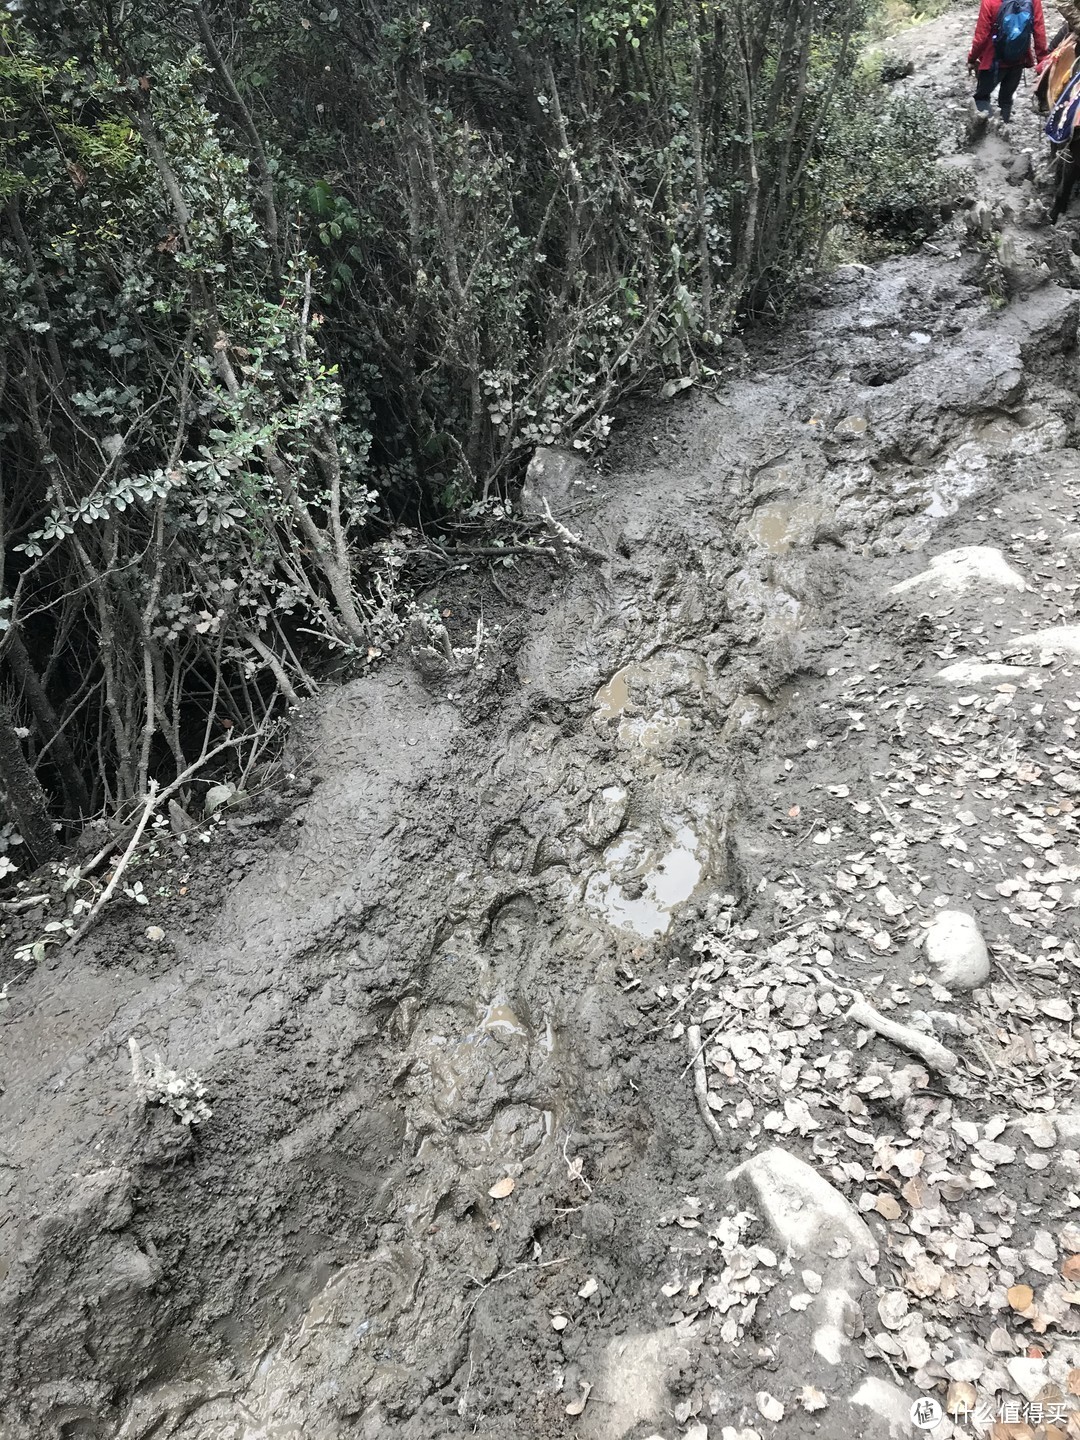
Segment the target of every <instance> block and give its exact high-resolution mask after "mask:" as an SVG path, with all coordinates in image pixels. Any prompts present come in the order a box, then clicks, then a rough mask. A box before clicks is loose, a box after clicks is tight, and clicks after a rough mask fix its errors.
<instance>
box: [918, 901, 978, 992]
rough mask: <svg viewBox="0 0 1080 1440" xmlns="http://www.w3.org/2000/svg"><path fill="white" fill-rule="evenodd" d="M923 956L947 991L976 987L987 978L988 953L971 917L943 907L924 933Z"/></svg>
mask: <svg viewBox="0 0 1080 1440" xmlns="http://www.w3.org/2000/svg"><path fill="white" fill-rule="evenodd" d="M926 958H927V960H928V961H929V962H930V965H931V967H932V969H933V971H934V979H935V980H936V981H937V982H938V984H939V985H944V986H945V988H946V989H947V990H977V989H978V988H979V986H980V985H985V984H986V982H987V980H988V979H989V977H990V955H989V952H988V951H987V949H986V941H985V940H984V939H983V937H982V935H981V934H980V933H979V927H978V925H977V924H976V922H975V919H974V917H973V916H971V915H968V914H967V913H966V912H965V911H963V910H942V911H940V912H939V913H938V914H937V915H935V916H934V918H933V920H932V921H931V922H930V928H929V930H927V932H926Z"/></svg>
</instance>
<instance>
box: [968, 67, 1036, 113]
mask: <svg viewBox="0 0 1080 1440" xmlns="http://www.w3.org/2000/svg"><path fill="white" fill-rule="evenodd" d="M1023 73H1024V67H1023V66H1022V65H991V66H990V68H989V70H980V71H979V78H978V80H977V81H976V83H975V105H976V107H977V108H978V109H979V110H983V111H985V112H986V114H987V115H989V113H990V96H991V95H993V93H994V91H995V89H997V92H998V104H999V105H1000V106H1001V118H1002V119H1003V120H1008V118H1009V116H1010V115H1011V114H1012V104H1013V96H1014V95H1015V94H1016V87H1017V86H1018V85H1019V84H1020V77H1021V75H1023Z"/></svg>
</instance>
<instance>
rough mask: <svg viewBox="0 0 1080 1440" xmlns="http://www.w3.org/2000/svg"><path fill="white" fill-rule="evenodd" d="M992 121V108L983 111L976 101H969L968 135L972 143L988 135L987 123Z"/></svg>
mask: <svg viewBox="0 0 1080 1440" xmlns="http://www.w3.org/2000/svg"><path fill="white" fill-rule="evenodd" d="M989 119H990V107H989V106H987V107H986V109H985V110H983V109H982V108H981V107H980V106H979V105H978V104H977V103H976V102H975V101H974V100H969V101H968V109H967V135H968V140H969V141H970V142H972V143H974V141H976V140H979V139H981V138H982V136H983V135H985V134H986V126H987V122H988V121H989Z"/></svg>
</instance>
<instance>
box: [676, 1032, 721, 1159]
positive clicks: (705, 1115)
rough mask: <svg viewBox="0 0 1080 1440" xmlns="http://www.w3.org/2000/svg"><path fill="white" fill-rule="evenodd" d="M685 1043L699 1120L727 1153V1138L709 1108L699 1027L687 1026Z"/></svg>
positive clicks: (707, 1082)
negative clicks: (688, 1052) (691, 1067)
mask: <svg viewBox="0 0 1080 1440" xmlns="http://www.w3.org/2000/svg"><path fill="white" fill-rule="evenodd" d="M686 1043H687V1046H688V1047H689V1050H690V1057H691V1060H692V1062H693V1066H694V1094H695V1096H696V1097H697V1105H698V1109H699V1110H700V1111H701V1118H702V1119H703V1120H704V1121H705V1124H706V1125H707V1126H708V1127H709V1129H710V1130H711V1131H712V1137H713V1139H714V1140H715V1141H716V1143H717V1145H718V1146H719V1147H720V1149H721V1150H723V1151H724V1152H725V1154H726V1153H727V1151H728V1150H729V1149H730V1148H731V1147H730V1145H729V1144H728V1140H727V1136H726V1135H725V1134H724V1132H723V1130H721V1128H720V1121H719V1120H717V1118H716V1116H715V1115H714V1114H713V1112H712V1110H710V1108H709V1077H708V1075H707V1073H706V1071H705V1046H704V1045H703V1044H702V1041H701V1026H700V1025H688V1026H687V1027H686Z"/></svg>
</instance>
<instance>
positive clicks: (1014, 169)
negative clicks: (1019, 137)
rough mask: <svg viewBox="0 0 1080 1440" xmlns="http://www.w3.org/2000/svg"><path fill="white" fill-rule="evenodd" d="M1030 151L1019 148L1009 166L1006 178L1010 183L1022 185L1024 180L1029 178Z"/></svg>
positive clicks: (1030, 166) (1030, 172)
mask: <svg viewBox="0 0 1080 1440" xmlns="http://www.w3.org/2000/svg"><path fill="white" fill-rule="evenodd" d="M1033 168H1034V167H1033V165H1032V161H1031V151H1030V150H1021V151H1020V154H1019V155H1017V157H1016V158H1015V160H1013V162H1012V164H1011V165H1010V166H1009V169H1008V173H1007V175H1006V179H1007V180H1008V182H1009V184H1010V185H1022V184H1023V183H1024V181H1025V180H1030V179H1031V174H1032V170H1033Z"/></svg>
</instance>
